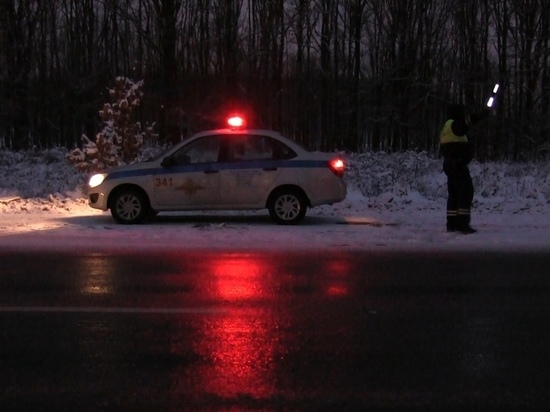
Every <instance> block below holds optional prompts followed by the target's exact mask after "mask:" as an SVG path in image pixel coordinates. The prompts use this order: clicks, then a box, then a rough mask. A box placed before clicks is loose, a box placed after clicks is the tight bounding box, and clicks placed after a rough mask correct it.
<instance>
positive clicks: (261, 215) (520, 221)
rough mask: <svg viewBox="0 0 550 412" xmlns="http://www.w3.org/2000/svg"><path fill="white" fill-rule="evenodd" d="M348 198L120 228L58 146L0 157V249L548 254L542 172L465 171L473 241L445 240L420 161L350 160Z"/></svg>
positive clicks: (549, 182) (437, 175)
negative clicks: (280, 219) (282, 221)
mask: <svg viewBox="0 0 550 412" xmlns="http://www.w3.org/2000/svg"><path fill="white" fill-rule="evenodd" d="M348 160H349V161H348V166H349V167H348V172H347V182H348V192H349V193H348V197H347V199H346V200H345V201H343V202H341V203H338V204H335V205H332V206H322V207H317V208H313V209H311V210H310V211H308V215H307V217H306V219H305V220H304V222H303V224H301V225H299V226H295V227H286V226H277V225H275V224H273V223H272V221H271V220H270V219H269V217H268V214H267V211H265V210H264V211H258V212H194V213H169V214H161V215H159V216H158V218H157V219H156V220H155V221H153V222H150V223H146V224H143V225H138V226H121V225H117V224H115V223H114V221H113V220H112V218H111V216H110V214H109V213H107V212H105V213H102V212H100V211H97V210H94V209H91V208H90V207H89V206H88V205H87V202H86V199H85V196H84V194H83V191H82V184H83V181H84V177H83V176H81V175H78V174H77V173H75V170H74V168H72V166H70V165H68V164H67V162H66V161H65V159H64V151H63V150H62V149H57V150H51V151H46V152H41V153H37V152H32V153H27V154H21V153H12V152H5V151H2V150H0V250H8V249H24V248H31V249H39V250H52V249H61V250H67V251H73V250H80V251H84V252H89V253H95V252H100V251H105V250H112V249H116V250H132V249H171V248H180V247H185V248H208V249H219V248H232V249H235V250H237V251H244V252H246V251H248V250H255V249H293V250H300V249H311V248H319V249H323V248H330V249H338V250H352V249H353V250H356V249H357V250H375V251H392V250H412V251H414V250H462V251H468V250H487V251H491V250H519V251H529V250H531V251H546V252H547V251H550V213H548V212H549V209H550V202H549V199H550V165H549V164H548V163H543V164H538V165H525V164H479V163H474V164H472V175H473V177H474V184H475V186H476V197H475V200H474V210H473V222H472V224H473V226H474V227H476V228H477V229H479V232H478V233H476V234H474V235H469V236H464V235H460V234H456V233H447V232H446V231H445V228H444V220H445V217H444V215H445V192H446V187H445V177H444V175H443V174H442V173H441V166H440V162H439V161H438V160H437V159H431V158H429V157H428V156H426V155H425V154H417V153H405V154H395V155H388V154H383V153H378V154H373V153H369V154H363V155H350V156H349V159H348Z"/></svg>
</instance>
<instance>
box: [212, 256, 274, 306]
mask: <svg viewBox="0 0 550 412" xmlns="http://www.w3.org/2000/svg"><path fill="white" fill-rule="evenodd" d="M212 274H213V275H214V278H215V289H216V290H215V292H216V294H217V296H218V297H221V298H222V299H225V300H231V301H234V300H241V299H249V298H254V297H259V296H260V295H261V294H262V289H263V288H262V281H265V280H266V277H263V276H262V262H261V261H260V260H259V259H256V258H254V257H252V256H247V255H229V256H227V257H225V258H222V259H216V260H214V261H213V262H212Z"/></svg>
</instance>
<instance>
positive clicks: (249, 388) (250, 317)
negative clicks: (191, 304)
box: [193, 254, 281, 398]
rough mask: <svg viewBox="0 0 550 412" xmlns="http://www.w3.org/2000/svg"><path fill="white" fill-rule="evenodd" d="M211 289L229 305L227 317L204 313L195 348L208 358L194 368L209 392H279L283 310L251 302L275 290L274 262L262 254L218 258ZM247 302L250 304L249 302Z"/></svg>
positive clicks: (213, 266) (230, 394)
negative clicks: (259, 305)
mask: <svg viewBox="0 0 550 412" xmlns="http://www.w3.org/2000/svg"><path fill="white" fill-rule="evenodd" d="M208 266H209V267H210V268H211V270H210V275H211V278H210V279H209V281H208V283H209V285H210V286H209V288H208V292H209V293H210V294H212V295H213V296H212V297H213V298H216V299H222V300H223V301H225V302H227V303H228V307H226V308H225V309H226V312H225V313H224V314H223V315H219V316H213V317H202V318H201V319H200V322H201V323H200V324H199V325H198V330H197V337H196V339H195V340H194V341H195V345H194V346H195V348H194V350H195V351H196V352H197V353H198V354H199V356H200V357H201V358H202V359H203V360H202V361H201V362H200V364H199V365H198V366H197V369H196V370H195V371H194V372H193V375H195V377H196V378H198V381H199V387H200V388H201V390H202V391H203V392H204V393H211V394H215V395H216V396H220V397H235V396H240V395H247V396H251V397H254V398H263V397H269V396H272V395H273V394H274V393H276V378H275V371H274V369H275V360H276V357H277V353H279V352H280V351H281V348H280V346H281V336H280V334H281V332H280V328H279V327H278V326H279V325H278V322H280V321H281V320H280V316H281V313H280V312H279V311H277V312H276V313H275V311H274V309H273V308H265V307H255V306H254V303H252V306H250V302H253V301H254V300H255V299H258V298H260V297H265V296H266V295H267V294H269V293H274V292H272V290H273V289H274V288H275V286H274V283H275V282H277V281H276V280H275V279H276V278H277V276H276V275H275V273H274V272H275V269H274V266H272V265H271V262H270V261H269V260H266V259H265V258H263V259H262V257H261V256H255V255H248V254H229V255H223V256H216V257H214V258H212V260H211V262H209V263H208ZM247 302H248V303H249V304H247Z"/></svg>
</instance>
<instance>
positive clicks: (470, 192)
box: [443, 160, 474, 230]
mask: <svg viewBox="0 0 550 412" xmlns="http://www.w3.org/2000/svg"><path fill="white" fill-rule="evenodd" d="M443 171H444V172H445V174H446V175H447V190H448V193H449V196H448V198H447V229H449V230H461V229H464V228H467V227H469V226H470V210H471V207H472V200H473V199H474V185H473V183H472V177H471V176H470V170H469V169H468V166H467V165H465V164H463V163H458V162H454V161H452V160H445V161H444V162H443Z"/></svg>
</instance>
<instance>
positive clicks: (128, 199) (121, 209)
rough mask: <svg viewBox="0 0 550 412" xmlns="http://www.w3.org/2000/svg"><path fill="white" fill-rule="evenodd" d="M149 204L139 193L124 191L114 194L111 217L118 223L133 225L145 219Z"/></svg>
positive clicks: (132, 190)
mask: <svg viewBox="0 0 550 412" xmlns="http://www.w3.org/2000/svg"><path fill="white" fill-rule="evenodd" d="M148 213H149V204H148V202H147V200H146V198H145V196H143V194H141V193H140V192H138V191H137V190H134V189H124V190H120V191H119V192H117V193H115V195H114V197H113V201H112V203H111V215H112V216H113V218H114V219H115V220H116V221H117V222H118V223H123V224H133V223H139V222H141V221H143V219H145V217H146V216H147V214H148Z"/></svg>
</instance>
